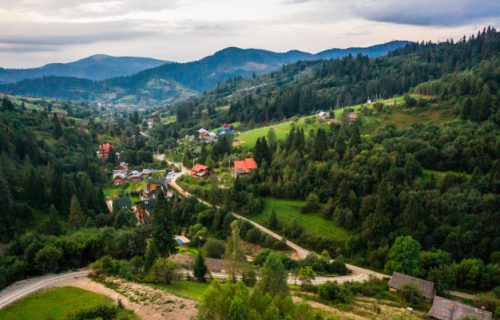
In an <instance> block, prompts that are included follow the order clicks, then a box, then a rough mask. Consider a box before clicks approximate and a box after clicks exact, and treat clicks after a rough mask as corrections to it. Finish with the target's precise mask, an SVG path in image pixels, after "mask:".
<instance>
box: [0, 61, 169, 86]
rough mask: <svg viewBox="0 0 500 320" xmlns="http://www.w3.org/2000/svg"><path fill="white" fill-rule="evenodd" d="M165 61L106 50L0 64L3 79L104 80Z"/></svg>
mask: <svg viewBox="0 0 500 320" xmlns="http://www.w3.org/2000/svg"><path fill="white" fill-rule="evenodd" d="M165 63H168V61H163V60H158V59H153V58H143V57H113V56H109V55H105V54H96V55H93V56H90V57H87V58H83V59H80V60H77V61H73V62H68V63H49V64H46V65H44V66H41V67H38V68H27V69H5V68H0V83H4V84H5V83H15V82H18V81H21V80H25V79H34V78H40V77H46V76H59V77H74V78H81V79H88V80H105V79H109V78H114V77H120V76H129V75H132V74H135V73H137V72H140V71H142V70H145V69H149V68H154V67H157V66H160V65H162V64H165Z"/></svg>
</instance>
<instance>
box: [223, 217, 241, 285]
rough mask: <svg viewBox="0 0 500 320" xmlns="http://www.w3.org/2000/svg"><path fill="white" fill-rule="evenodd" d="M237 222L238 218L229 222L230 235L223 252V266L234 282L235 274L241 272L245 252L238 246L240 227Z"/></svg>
mask: <svg viewBox="0 0 500 320" xmlns="http://www.w3.org/2000/svg"><path fill="white" fill-rule="evenodd" d="M238 223H239V222H238V220H235V221H233V222H232V223H231V235H230V236H229V238H228V239H227V245H226V250H225V253H224V260H225V261H224V267H225V270H226V273H227V274H229V275H231V278H232V279H233V282H236V279H237V278H236V276H237V274H238V273H240V272H241V270H242V268H243V265H244V264H245V254H244V253H243V251H242V250H241V247H240V228H239V225H238Z"/></svg>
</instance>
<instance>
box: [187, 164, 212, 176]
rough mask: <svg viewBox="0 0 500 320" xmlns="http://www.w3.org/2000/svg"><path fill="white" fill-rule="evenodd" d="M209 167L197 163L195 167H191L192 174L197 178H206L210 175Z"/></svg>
mask: <svg viewBox="0 0 500 320" xmlns="http://www.w3.org/2000/svg"><path fill="white" fill-rule="evenodd" d="M208 173H209V172H208V167H207V166H205V165H203V164H199V163H197V164H196V165H195V166H194V167H193V168H191V175H192V176H193V177H195V178H204V177H206V176H208Z"/></svg>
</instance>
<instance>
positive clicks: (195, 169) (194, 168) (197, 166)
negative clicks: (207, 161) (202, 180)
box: [191, 163, 208, 173]
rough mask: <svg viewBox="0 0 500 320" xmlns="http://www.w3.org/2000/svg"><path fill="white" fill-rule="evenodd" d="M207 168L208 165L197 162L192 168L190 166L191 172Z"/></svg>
mask: <svg viewBox="0 0 500 320" xmlns="http://www.w3.org/2000/svg"><path fill="white" fill-rule="evenodd" d="M207 169H208V167H207V166H206V165H204V164H200V163H197V164H195V165H194V167H193V168H191V172H193V173H196V172H200V171H204V170H207Z"/></svg>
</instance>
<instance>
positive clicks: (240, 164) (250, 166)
mask: <svg viewBox="0 0 500 320" xmlns="http://www.w3.org/2000/svg"><path fill="white" fill-rule="evenodd" d="M255 169H257V163H255V160H254V159H253V158H245V159H243V160H236V161H234V163H233V175H234V176H235V177H236V176H239V175H241V174H248V173H250V171H252V170H255Z"/></svg>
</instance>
